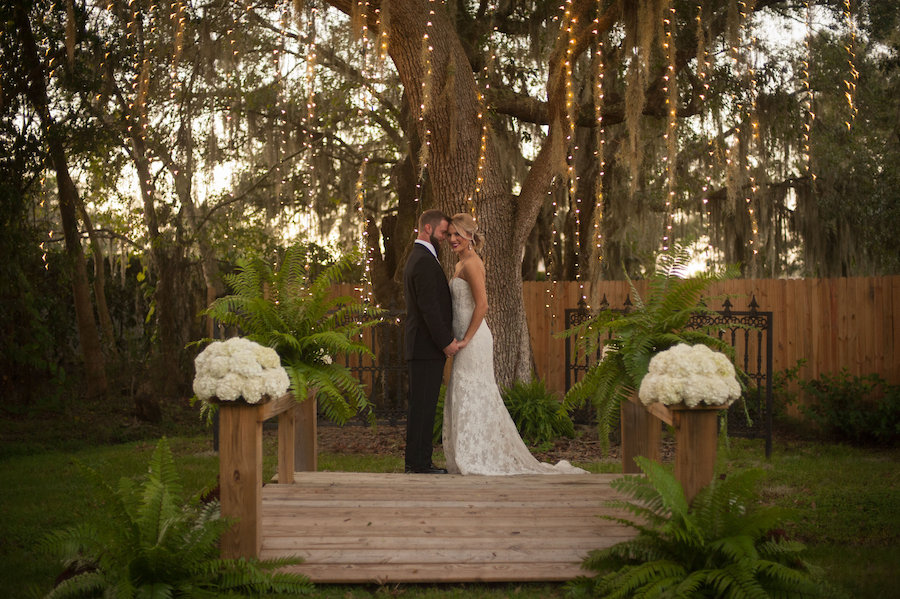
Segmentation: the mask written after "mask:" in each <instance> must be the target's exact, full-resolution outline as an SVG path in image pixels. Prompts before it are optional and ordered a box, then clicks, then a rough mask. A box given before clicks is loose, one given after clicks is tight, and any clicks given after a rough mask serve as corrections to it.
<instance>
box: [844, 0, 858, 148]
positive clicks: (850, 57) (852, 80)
mask: <svg viewBox="0 0 900 599" xmlns="http://www.w3.org/2000/svg"><path fill="white" fill-rule="evenodd" d="M844 21H845V22H846V24H847V32H848V34H849V36H850V39H849V41H848V43H847V45H846V46H845V48H846V50H847V65H848V67H849V75H850V76H849V77H847V78H845V79H844V88H845V89H844V97H845V98H846V99H847V106H848V107H849V109H850V113H849V115H848V117H847V120H846V121H845V124H846V125H847V130H848V131H849V130H850V129H852V128H853V123H854V121H855V120H856V115H857V113H859V108H858V107H857V106H856V83H857V82H858V81H859V71H858V70H857V69H856V22H855V20H854V19H853V12H852V10H851V5H850V0H844Z"/></svg>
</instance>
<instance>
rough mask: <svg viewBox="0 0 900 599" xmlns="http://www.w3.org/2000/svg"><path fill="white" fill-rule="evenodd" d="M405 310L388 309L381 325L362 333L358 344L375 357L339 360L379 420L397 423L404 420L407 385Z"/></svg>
mask: <svg viewBox="0 0 900 599" xmlns="http://www.w3.org/2000/svg"><path fill="white" fill-rule="evenodd" d="M404 318H406V311H405V310H399V309H394V308H390V309H388V310H387V312H386V314H385V316H384V320H383V322H381V323H379V324H377V325H375V326H374V327H371V328H370V329H367V330H366V331H364V332H363V336H362V339H361V341H362V342H363V343H365V344H366V345H367V346H368V347H369V349H370V350H371V351H372V354H373V355H374V359H373V358H372V357H370V356H361V355H354V356H346V355H345V356H343V357H341V358H340V359H341V361H342V362H343V364H344V365H345V366H346V367H347V368H349V369H350V371H351V372H352V373H353V376H355V377H356V378H357V379H359V380H360V381H361V382H362V383H363V384H364V385H365V386H366V389H368V390H369V401H370V402H371V403H372V405H373V406H374V407H375V413H376V415H377V416H378V418H379V419H385V420H387V421H388V422H389V423H390V424H397V423H398V422H399V421H401V420H404V419H405V418H406V401H407V399H406V394H407V388H408V385H409V381H408V374H407V369H406V359H405V357H404V345H405V335H404V325H403V323H404Z"/></svg>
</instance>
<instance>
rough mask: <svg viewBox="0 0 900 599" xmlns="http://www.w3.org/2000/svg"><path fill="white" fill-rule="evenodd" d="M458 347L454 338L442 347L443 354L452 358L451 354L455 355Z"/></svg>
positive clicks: (457, 342)
mask: <svg viewBox="0 0 900 599" xmlns="http://www.w3.org/2000/svg"><path fill="white" fill-rule="evenodd" d="M459 349H460V348H459V341H457V340H456V339H454V340H453V341H451V342H450V345H448V346H447V347H445V348H444V354H445V355H446V356H447V357H448V358H452V357H453V356H455V355H456V352H458V351H459Z"/></svg>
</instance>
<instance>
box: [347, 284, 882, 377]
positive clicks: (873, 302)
mask: <svg viewBox="0 0 900 599" xmlns="http://www.w3.org/2000/svg"><path fill="white" fill-rule="evenodd" d="M635 287H636V288H637V290H638V293H640V294H641V295H643V294H645V293H646V289H647V282H646V281H636V282H635ZM336 291H338V292H340V293H342V294H350V295H352V294H353V287H352V286H349V285H346V286H345V285H342V286H339V288H338V289H336ZM629 293H630V288H629V286H628V282H627V281H601V282H599V283H596V284H594V285H593V286H591V285H590V284H584V285H583V286H582V285H580V284H579V283H577V282H561V283H555V284H554V283H543V282H526V283H525V284H524V289H523V296H524V300H525V310H526V315H527V319H528V326H529V333H530V335H531V347H532V351H533V353H534V366H535V370H536V372H537V374H538V376H540V377H541V378H542V379H543V380H544V381H545V384H546V385H547V387H548V388H549V389H550V390H551V391H554V392H557V393H559V394H562V393H563V392H564V390H565V367H566V365H565V342H564V340H563V339H559V338H557V337H556V334H557V333H559V332H561V331H562V330H563V329H564V327H565V310H566V308H574V307H576V306H577V305H578V301H579V299H581V297H582V295H584V296H585V298H586V301H587V302H588V305H589V306H591V307H592V308H593V307H596V306H597V305H599V303H600V301H601V299H602V298H603V297H604V296H605V297H606V300H607V302H608V303H609V307H610V308H620V307H622V304H623V303H624V301H625V298H626V297H628V295H629ZM725 295H727V296H729V297H730V298H731V302H732V309H734V310H746V309H748V305H749V303H750V301H751V299H752V298H753V297H756V301H757V304H758V305H759V310H763V311H771V312H772V323H773V325H772V326H773V328H772V332H771V334H772V336H773V344H772V354H773V355H772V357H773V360H772V365H773V368H774V370H775V371H776V372H777V371H780V370H784V369H786V368H790V367H793V366H794V365H795V364H796V363H797V361H798V360H800V359H804V360H806V364H805V365H804V366H803V368H802V369H801V370H800V377H801V378H803V379H813V378H818V377H819V376H821V375H822V374H833V373H837V372H840V371H841V369H843V368H846V369H847V370H848V371H849V372H850V373H852V374H857V375H864V374H871V373H877V374H880V375H881V376H882V377H884V378H885V379H886V380H888V381H889V382H892V383H897V384H900V357H898V352H900V276H890V277H854V278H841V279H737V280H731V281H724V282H721V283H718V284H716V285H713V286H712V287H710V289H709V293H708V295H707V297H708V301H707V305H708V307H709V308H711V309H713V310H718V309H721V306H722V301H723V300H724V296H725ZM495 326H496V324H495ZM401 359H402V358H401ZM374 376H375V374H374V373H371V372H368V373H366V376H365V379H366V380H364V382H365V383H366V384H369V385H371V384H373V383H374ZM376 384H377V383H376Z"/></svg>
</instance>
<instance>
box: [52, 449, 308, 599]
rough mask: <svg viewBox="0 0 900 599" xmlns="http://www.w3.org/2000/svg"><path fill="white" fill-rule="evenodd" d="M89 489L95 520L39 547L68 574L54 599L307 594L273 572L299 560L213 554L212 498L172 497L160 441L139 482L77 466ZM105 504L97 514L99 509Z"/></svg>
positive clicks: (217, 524)
mask: <svg viewBox="0 0 900 599" xmlns="http://www.w3.org/2000/svg"><path fill="white" fill-rule="evenodd" d="M85 471H86V472H87V474H88V476H90V477H91V478H92V479H93V480H94V482H95V485H96V487H97V491H98V496H99V497H100V498H101V500H102V503H101V508H100V510H99V511H98V514H97V516H98V517H97V522H96V523H88V522H85V523H81V524H78V525H76V526H73V527H71V528H68V529H66V530H63V531H57V532H54V533H51V534H50V535H48V536H47V538H46V539H45V541H44V543H43V545H42V548H43V550H44V551H45V552H46V553H47V554H49V555H51V556H53V557H56V558H57V559H59V560H60V561H61V562H62V565H63V566H64V567H65V568H66V572H67V573H71V574H72V575H71V576H70V577H69V578H66V579H65V580H63V581H62V582H61V583H60V584H59V585H57V587H56V588H54V589H53V590H52V591H51V592H50V593H49V594H48V595H47V599H50V598H57V597H101V596H102V597H173V598H177V597H204V598H205V597H208V598H210V599H212V598H214V597H236V596H242V594H246V593H254V594H260V593H307V592H309V591H310V590H311V589H312V585H311V584H310V582H309V581H308V580H307V579H306V578H305V577H303V576H300V575H297V574H288V573H283V572H275V571H274V570H277V569H278V568H281V567H283V566H287V565H290V564H296V563H299V561H300V560H299V559H276V560H255V559H221V558H220V557H219V538H220V537H221V535H222V533H223V532H224V531H225V530H227V529H228V527H229V526H230V523H229V522H228V521H226V520H224V519H222V518H221V517H220V515H219V503H218V501H211V502H208V503H203V502H201V501H200V498H199V496H198V497H194V498H193V499H191V500H190V501H188V502H186V503H185V502H182V501H181V498H180V494H181V483H180V480H179V478H178V475H177V474H176V472H175V464H174V461H173V459H172V452H171V451H170V449H169V444H168V442H167V441H166V439H165V438H163V439H161V440H160V441H159V443H158V444H157V446H156V449H155V450H154V452H153V456H152V457H151V459H150V468H149V471H148V474H147V476H146V478H145V480H144V481H143V483H142V484H141V485H135V484H134V482H133V481H132V480H130V479H126V478H123V479H122V480H121V481H120V482H119V485H118V488H116V489H113V488H112V487H110V486H109V485H108V484H106V483H105V482H104V481H103V480H102V479H101V478H100V476H99V474H98V473H97V472H96V471H94V470H91V469H89V468H85ZM104 508H105V511H104Z"/></svg>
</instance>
